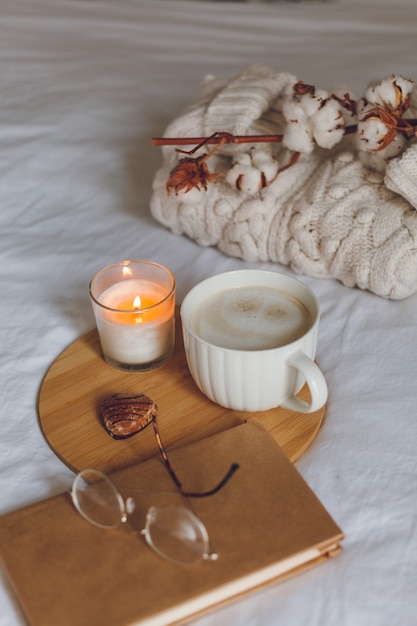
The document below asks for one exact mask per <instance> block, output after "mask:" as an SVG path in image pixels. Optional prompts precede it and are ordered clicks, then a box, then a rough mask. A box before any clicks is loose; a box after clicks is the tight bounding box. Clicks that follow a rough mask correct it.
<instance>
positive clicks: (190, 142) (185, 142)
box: [152, 133, 283, 146]
mask: <svg viewBox="0 0 417 626" xmlns="http://www.w3.org/2000/svg"><path fill="white" fill-rule="evenodd" d="M230 137H231V139H230V141H229V142H228V143H280V142H281V141H282V138H283V135H230ZM222 139H223V137H222V133H218V134H216V133H215V134H214V135H212V136H211V137H153V138H152V145H153V146H194V145H196V144H203V143H204V144H209V143H220V141H222ZM222 143H224V141H222Z"/></svg>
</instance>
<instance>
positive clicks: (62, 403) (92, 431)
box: [38, 308, 324, 472]
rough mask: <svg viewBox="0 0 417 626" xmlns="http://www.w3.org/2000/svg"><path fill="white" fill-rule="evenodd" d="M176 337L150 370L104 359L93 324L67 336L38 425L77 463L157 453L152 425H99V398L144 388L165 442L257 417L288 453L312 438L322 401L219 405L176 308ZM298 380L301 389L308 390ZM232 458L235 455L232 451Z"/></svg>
mask: <svg viewBox="0 0 417 626" xmlns="http://www.w3.org/2000/svg"><path fill="white" fill-rule="evenodd" d="M176 315H177V319H176V340H175V349H174V354H173V356H172V357H171V359H170V360H169V361H168V362H167V363H165V364H164V365H163V366H161V367H159V368H158V369H154V370H151V371H148V372H137V373H130V372H121V371H118V370H116V369H114V368H112V367H110V366H109V365H107V363H106V362H105V361H104V359H103V357H102V353H101V348H100V342H99V338H98V334H97V331H96V330H92V331H90V332H89V333H87V334H86V335H84V336H83V337H80V338H79V339H77V341H75V342H74V343H72V344H71V345H70V346H68V348H66V349H65V350H64V352H63V353H62V354H61V355H60V356H59V357H58V358H57V359H56V360H55V361H54V363H53V364H52V365H51V367H50V369H49V370H48V372H47V374H46V376H45V378H44V380H43V382H42V385H41V389H40V393H39V401H38V410H39V419H40V424H41V428H42V431H43V433H44V436H45V438H46V440H47V441H48V443H49V445H50V446H51V448H52V450H53V451H54V452H55V454H56V455H57V456H58V457H59V458H60V459H61V460H62V461H63V462H64V463H65V464H66V465H68V467H70V468H71V469H73V470H75V471H79V470H81V469H83V468H85V467H95V468H96V469H100V470H102V471H105V472H111V471H115V470H117V469H122V468H124V467H128V466H130V465H134V464H136V463H138V462H140V461H143V460H145V459H148V458H150V457H151V456H155V455H156V454H158V449H157V447H156V443H155V440H154V434H153V429H152V427H147V428H145V429H144V430H142V431H141V432H140V433H138V434H136V435H134V436H133V437H131V438H129V439H124V440H115V439H112V437H110V435H109V434H108V433H107V431H106V430H105V428H104V426H103V425H102V422H101V419H100V415H99V406H100V404H101V401H102V399H103V398H104V397H105V396H107V395H109V394H112V393H129V392H134V393H144V394H146V395H148V396H149V397H150V398H152V400H154V401H155V402H156V404H157V405H158V409H159V410H158V424H159V428H160V432H161V437H162V440H163V442H164V445H165V447H166V448H167V450H169V449H172V448H175V447H178V446H181V445H184V444H187V443H191V442H192V441H196V440H198V439H201V438H203V437H206V436H207V435H211V434H214V433H217V432H220V431H223V430H226V429H228V428H232V427H233V426H236V425H237V424H240V423H242V422H244V421H250V420H251V419H253V418H255V417H256V418H257V419H258V420H259V421H261V422H262V423H263V424H264V426H265V427H266V428H267V429H268V430H269V431H270V432H271V434H272V435H273V437H274V438H275V439H276V441H277V442H278V443H279V445H280V446H281V447H282V449H283V450H284V452H285V454H286V455H287V456H288V458H289V459H290V460H291V461H295V460H296V459H297V458H299V457H300V456H301V454H302V453H303V452H304V451H305V450H306V449H307V448H308V446H309V445H310V444H311V442H312V441H313V440H314V438H315V436H316V435H317V432H318V430H319V428H320V425H321V423H322V420H323V415H324V407H323V408H322V409H320V410H319V411H317V412H315V413H310V414H303V413H294V412H292V411H289V410H286V409H281V408H278V409H273V410H270V411H262V412H259V413H247V412H238V411H231V410H229V409H225V408H223V407H220V406H218V405H217V404H214V403H213V402H211V401H210V400H208V399H207V398H206V397H205V396H204V395H203V394H202V393H201V392H200V391H199V389H198V388H197V386H196V385H195V383H194V381H193V380H192V378H191V375H190V373H189V371H188V367H187V364H186V360H185V353H184V347H183V341H182V333H181V324H180V320H179V312H178V308H177V311H176ZM308 393H309V392H308V389H307V387H304V388H303V389H302V390H301V392H300V394H299V396H300V397H301V398H303V399H307V398H308ZM232 460H233V459H232Z"/></svg>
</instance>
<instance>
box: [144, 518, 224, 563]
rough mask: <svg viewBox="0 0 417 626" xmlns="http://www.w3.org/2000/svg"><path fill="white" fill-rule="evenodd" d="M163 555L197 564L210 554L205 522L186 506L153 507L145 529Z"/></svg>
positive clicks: (150, 542) (148, 538)
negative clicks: (196, 562)
mask: <svg viewBox="0 0 417 626" xmlns="http://www.w3.org/2000/svg"><path fill="white" fill-rule="evenodd" d="M142 532H143V534H144V535H145V537H146V540H147V542H148V544H149V545H150V546H151V547H152V548H153V549H154V550H155V552H157V553H158V554H159V555H160V556H163V557H165V558H166V559H169V560H171V561H175V562H177V563H194V562H195V561H199V560H201V559H204V558H206V559H207V558H210V559H215V558H217V555H214V554H212V555H211V554H210V555H209V553H208V552H209V537H208V534H207V530H206V528H205V526H204V525H203V524H202V522H201V521H200V520H199V519H198V517H197V516H196V515H194V514H193V513H192V512H191V511H189V510H188V509H186V508H184V507H177V506H175V507H174V506H166V507H159V508H156V507H151V508H150V509H149V511H148V515H147V517H146V525H145V528H144V530H143V531H142Z"/></svg>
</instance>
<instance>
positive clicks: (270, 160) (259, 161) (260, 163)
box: [252, 150, 278, 183]
mask: <svg viewBox="0 0 417 626" xmlns="http://www.w3.org/2000/svg"><path fill="white" fill-rule="evenodd" d="M252 163H253V165H254V166H255V167H256V168H257V169H258V170H260V171H261V172H262V173H263V175H264V177H265V180H266V182H267V183H270V182H271V181H272V180H274V178H275V177H276V175H277V173H278V162H277V161H276V159H274V157H273V156H272V155H271V154H269V153H268V152H265V151H263V150H257V151H254V152H253V154H252Z"/></svg>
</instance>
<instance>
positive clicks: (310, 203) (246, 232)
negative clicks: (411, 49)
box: [151, 66, 417, 299]
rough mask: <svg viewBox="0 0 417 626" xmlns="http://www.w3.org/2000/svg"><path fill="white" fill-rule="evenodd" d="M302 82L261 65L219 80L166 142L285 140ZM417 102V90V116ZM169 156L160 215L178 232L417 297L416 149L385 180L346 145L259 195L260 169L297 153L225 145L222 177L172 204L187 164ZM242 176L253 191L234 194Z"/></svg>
mask: <svg viewBox="0 0 417 626" xmlns="http://www.w3.org/2000/svg"><path fill="white" fill-rule="evenodd" d="M295 82H297V79H296V77H295V76H292V75H291V74H287V73H274V72H273V71H271V70H268V69H266V68H263V67H258V66H256V67H255V66H251V67H249V68H246V69H245V70H244V71H243V72H242V74H241V75H240V76H238V77H237V78H235V79H233V80H230V81H217V80H216V79H214V78H212V77H208V78H206V79H205V81H204V82H203V84H202V88H201V91H200V93H199V95H198V97H197V99H196V101H195V102H194V103H193V104H192V105H191V106H190V107H189V108H188V110H187V111H186V112H185V113H184V114H183V115H181V116H180V117H179V118H177V119H176V120H174V121H173V122H172V123H171V124H170V125H169V126H168V128H167V129H166V131H165V136H166V137H187V136H188V137H196V136H209V135H211V134H212V133H214V132H216V131H228V132H230V133H233V134H238V135H243V134H247V135H255V134H277V133H280V132H282V128H283V116H282V111H281V108H280V97H281V95H282V93H283V90H284V89H285V88H287V87H288V85H292V84H294V83H295ZM413 99H414V100H413ZM415 100H417V93H416V92H415V91H414V92H413V94H412V106H415V104H414V101H415ZM162 153H163V165H162V167H161V168H160V169H159V171H158V172H157V173H156V175H155V178H154V183H153V195H152V199H151V212H152V215H153V216H154V217H155V219H157V220H158V221H159V222H160V223H162V224H163V225H164V226H166V227H168V228H170V229H171V230H172V231H173V232H174V233H176V234H185V235H187V236H188V237H190V238H192V239H193V240H195V241H196V242H198V243H199V244H201V245H203V246H217V247H218V248H219V249H220V250H222V251H223V252H224V253H226V254H228V255H230V256H234V257H239V258H242V259H245V260H247V261H272V262H277V263H280V264H283V265H289V266H290V267H291V268H292V269H293V270H294V271H296V272H299V273H303V274H306V275H310V276H316V277H323V278H336V279H338V280H340V281H341V282H342V283H343V284H344V285H347V286H349V287H354V286H357V287H359V288H361V289H367V290H369V291H372V292H374V293H375V294H378V295H380V296H383V297H386V298H393V299H400V298H405V297H407V296H409V295H411V294H413V293H414V292H416V291H417V212H416V210H415V207H417V143H415V142H414V143H410V146H409V147H408V148H407V150H406V151H405V152H404V153H403V154H402V155H401V156H399V157H396V158H393V159H391V160H390V161H389V162H388V165H387V166H386V171H385V172H381V171H379V172H378V171H375V170H373V169H370V167H369V166H368V164H364V163H363V162H362V161H363V160H362V159H361V158H360V155H358V152H357V150H356V149H355V147H354V143H353V141H352V139H351V138H349V137H348V136H347V137H345V138H344V139H343V140H342V141H341V142H340V143H338V144H337V146H335V148H333V149H332V150H324V149H322V148H316V149H315V150H314V151H313V152H312V153H311V154H304V155H302V156H301V158H300V159H299V161H298V162H297V163H296V164H295V165H293V166H292V167H290V168H288V169H286V170H285V171H282V172H281V173H280V174H279V175H278V176H277V177H276V178H275V180H273V182H271V184H269V185H268V186H266V187H264V188H262V189H260V190H259V189H256V190H255V189H254V188H253V185H252V184H251V176H252V175H254V173H255V174H256V168H258V169H262V168H264V170H265V174H268V172H270V170H271V163H272V160H273V161H275V162H276V161H278V163H280V164H281V165H282V164H285V163H286V162H288V159H289V155H290V153H289V151H288V150H287V149H286V148H285V147H284V146H283V145H281V144H279V143H277V144H262V145H261V146H260V145H259V144H257V145H256V146H255V145H248V144H239V145H226V146H223V147H222V148H221V149H220V150H219V152H218V153H216V154H215V155H214V156H212V157H211V158H210V160H209V161H208V163H207V165H208V166H209V169H210V171H212V172H216V173H219V174H220V177H219V179H218V181H217V182H215V183H209V185H208V189H207V191H204V190H199V189H192V190H191V191H189V192H187V193H179V194H178V195H175V194H171V195H169V196H168V194H167V191H166V182H167V180H168V178H169V174H170V171H171V170H172V168H173V167H174V166H175V165H177V163H178V161H179V159H180V158H182V157H183V156H184V155H180V154H178V153H177V152H176V151H175V148H174V147H168V146H165V147H163V148H162ZM199 154H200V153H199ZM384 169H385V167H384ZM242 172H244V173H246V180H247V181H248V184H247V186H246V189H247V190H246V191H245V186H244V188H243V190H242V189H241V190H238V189H237V188H236V186H235V185H234V181H235V178H236V177H237V176H238V175H239V173H242ZM258 173H259V172H258ZM267 177H268V176H267ZM270 178H271V180H272V179H273V178H274V175H273V172H272V173H271V174H270Z"/></svg>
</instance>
